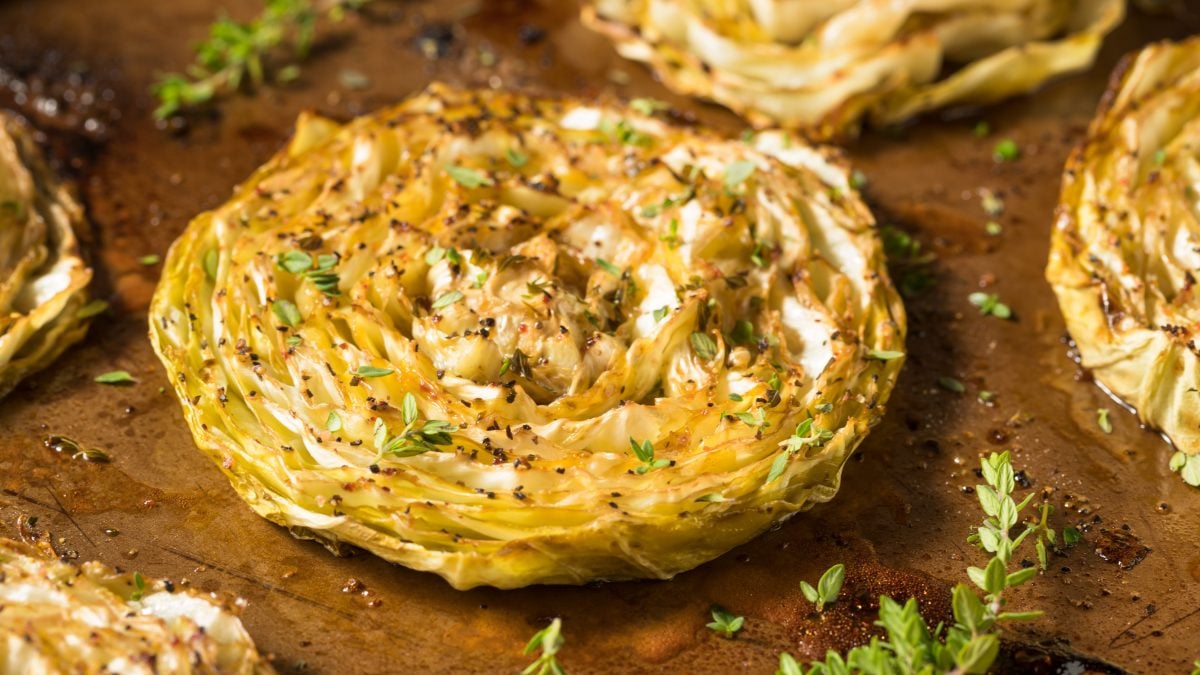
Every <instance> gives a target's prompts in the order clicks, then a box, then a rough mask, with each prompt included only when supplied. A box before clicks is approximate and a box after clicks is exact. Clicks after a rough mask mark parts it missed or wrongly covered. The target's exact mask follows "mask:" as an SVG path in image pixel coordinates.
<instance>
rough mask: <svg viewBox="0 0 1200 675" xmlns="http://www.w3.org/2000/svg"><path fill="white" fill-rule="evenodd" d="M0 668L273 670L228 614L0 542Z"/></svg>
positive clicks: (212, 603) (181, 594) (243, 673)
mask: <svg viewBox="0 0 1200 675" xmlns="http://www.w3.org/2000/svg"><path fill="white" fill-rule="evenodd" d="M0 672H2V673H12V674H13V675H16V674H18V673H39V674H46V675H53V674H57V673H80V674H89V675H90V674H92V673H96V674H99V673H122V674H128V675H138V674H142V673H144V674H146V675H149V674H150V673H162V674H164V675H165V674H168V673H171V674H178V675H184V674H186V673H230V674H233V673H237V674H239V675H250V674H252V673H271V672H274V671H273V669H272V668H271V666H270V665H269V664H268V663H267V662H266V661H265V660H264V659H263V658H262V657H260V656H259V654H258V652H257V651H255V649H254V643H253V642H252V641H251V640H250V636H249V635H247V634H246V630H245V629H244V628H243V627H242V623H241V621H240V620H239V619H238V618H237V614H236V613H235V608H233V607H229V606H225V605H222V604H221V603H219V602H218V601H216V600H215V599H213V598H212V597H210V596H207V595H201V594H200V593H197V592H194V591H190V590H188V591H184V590H174V589H172V590H168V585H167V584H166V583H165V582H163V581H157V580H153V579H145V578H143V577H142V576H141V575H140V574H121V573H118V572H116V571H114V570H113V569H111V568H109V567H106V566H105V565H103V564H101V563H98V562H87V563H84V564H83V565H82V566H79V567H76V566H75V565H71V564H68V563H63V562H59V561H58V560H57V559H55V558H54V556H53V551H49V550H46V551H42V550H39V549H37V548H34V547H32V546H28V545H25V544H21V543H18V542H15V541H12V540H11V539H0Z"/></svg>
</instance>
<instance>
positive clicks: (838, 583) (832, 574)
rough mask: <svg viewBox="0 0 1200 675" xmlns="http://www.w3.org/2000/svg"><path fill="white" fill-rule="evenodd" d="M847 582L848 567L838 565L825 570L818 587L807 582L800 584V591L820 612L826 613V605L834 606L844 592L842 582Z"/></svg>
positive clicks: (818, 581)
mask: <svg viewBox="0 0 1200 675" xmlns="http://www.w3.org/2000/svg"><path fill="white" fill-rule="evenodd" d="M845 580H846V566H845V565H843V564H842V563H838V564H836V565H834V566H833V567H830V568H829V569H827V570H825V573H824V574H822V575H821V578H820V579H819V580H817V585H816V587H813V585H812V584H810V583H808V582H807V581H801V582H800V591H801V592H802V593H804V597H805V598H807V599H808V601H809V602H811V603H813V604H814V605H816V607H817V611H818V612H823V611H825V605H831V604H833V603H834V602H835V601H836V600H837V597H838V594H839V593H841V592H842V582H843V581H845Z"/></svg>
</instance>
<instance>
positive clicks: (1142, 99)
mask: <svg viewBox="0 0 1200 675" xmlns="http://www.w3.org/2000/svg"><path fill="white" fill-rule="evenodd" d="M1198 144H1200V39H1192V40H1189V41H1186V42H1182V43H1178V44H1172V43H1160V44H1155V45H1151V46H1150V47H1147V48H1146V49H1145V50H1143V51H1142V52H1141V53H1139V54H1137V56H1136V58H1133V59H1132V60H1129V61H1127V62H1125V63H1124V64H1123V65H1122V67H1121V68H1120V69H1119V71H1118V76H1117V79H1115V80H1114V84H1113V85H1112V88H1111V89H1110V91H1109V92H1108V94H1107V96H1106V97H1105V99H1104V102H1103V103H1102V104H1101V107H1100V111H1099V113H1098V114H1097V117H1096V119H1095V120H1093V122H1092V125H1091V128H1090V129H1089V131H1088V136H1087V140H1086V141H1085V142H1084V143H1083V145H1082V146H1081V147H1079V148H1078V149H1076V150H1075V152H1074V154H1073V155H1072V156H1071V159H1070V160H1069V162H1068V165H1067V170H1066V174H1065V177H1064V179H1063V188H1062V197H1061V202H1060V205H1059V211H1058V221H1057V225H1056V227H1055V228H1054V235H1053V240H1052V244H1051V251H1050V264H1049V267H1048V269H1047V272H1046V274H1047V277H1048V278H1049V280H1050V282H1051V283H1052V284H1053V285H1054V290H1055V292H1056V293H1057V294H1058V301H1059V305H1060V306H1061V308H1062V312H1063V316H1064V317H1065V318H1066V321H1067V328H1068V329H1069V330H1070V332H1071V336H1072V337H1073V338H1074V339H1075V343H1076V344H1077V345H1078V348H1079V354H1080V357H1081V359H1082V363H1083V365H1084V366H1085V367H1087V368H1090V369H1092V371H1093V372H1094V374H1095V377H1096V381H1097V382H1099V383H1100V384H1101V385H1103V386H1104V387H1105V388H1107V389H1108V390H1109V391H1110V392H1111V393H1113V394H1115V395H1116V396H1118V397H1120V398H1121V399H1123V400H1125V401H1127V402H1128V403H1129V404H1130V405H1132V406H1133V407H1134V408H1136V409H1137V412H1138V415H1139V416H1140V417H1141V419H1142V420H1143V421H1144V422H1146V423H1147V424H1149V425H1150V426H1153V427H1155V428H1158V429H1162V430H1163V431H1164V432H1166V434H1167V436H1169V437H1170V438H1171V440H1172V441H1173V442H1174V443H1175V447H1176V448H1177V449H1178V452H1177V453H1176V454H1175V455H1174V457H1172V459H1171V468H1172V469H1173V470H1176V471H1180V472H1181V473H1182V474H1183V477H1184V479H1185V480H1187V482H1188V483H1190V484H1192V485H1200V391H1198V389H1200V367H1198V365H1197V360H1198V356H1197V354H1198V352H1197V344H1196V335H1197V331H1198V330H1200V298H1198V297H1197V288H1196V278H1195V272H1196V270H1197V269H1198V268H1200V220H1198V216H1197V211H1196V205H1197V201H1196V200H1197V190H1198V189H1200V169H1198V168H1197V163H1196V157H1197V154H1196V148H1197V146H1198Z"/></svg>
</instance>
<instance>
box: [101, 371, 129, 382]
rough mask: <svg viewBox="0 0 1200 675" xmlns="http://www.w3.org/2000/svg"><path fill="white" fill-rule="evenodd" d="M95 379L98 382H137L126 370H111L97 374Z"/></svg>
mask: <svg viewBox="0 0 1200 675" xmlns="http://www.w3.org/2000/svg"><path fill="white" fill-rule="evenodd" d="M95 381H96V382H98V383H99V384H134V383H136V382H137V380H136V379H134V377H133V375H130V374H129V371H127V370H113V371H109V372H107V373H104V374H102V375H97V376H96V379H95Z"/></svg>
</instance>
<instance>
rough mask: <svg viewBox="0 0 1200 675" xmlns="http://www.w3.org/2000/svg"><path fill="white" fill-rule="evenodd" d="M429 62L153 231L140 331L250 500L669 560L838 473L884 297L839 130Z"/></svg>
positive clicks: (787, 506)
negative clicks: (778, 123) (740, 128)
mask: <svg viewBox="0 0 1200 675" xmlns="http://www.w3.org/2000/svg"><path fill="white" fill-rule="evenodd" d="M668 117H669V115H668V114H667V113H666V112H664V111H661V110H659V109H657V107H656V106H654V105H652V104H649V103H648V102H645V101H642V102H640V104H639V105H635V106H634V107H633V108H625V107H620V106H614V105H609V104H605V103H585V102H581V101H572V100H567V99H564V100H548V99H533V98H527V97H524V96H521V95H515V94H505V93H496V92H486V91H480V92H472V91H458V90H453V89H448V88H445V87H441V86H434V87H431V88H430V89H429V90H427V91H426V92H425V93H423V94H420V95H417V96H415V97H413V98H410V99H409V100H407V101H405V102H403V103H401V104H399V105H396V106H394V107H391V108H385V109H383V110H380V111H378V112H376V113H374V114H372V115H369V116H366V117H362V118H359V119H357V120H355V121H352V122H350V123H349V124H346V125H344V126H339V125H338V124H336V123H334V122H332V121H329V120H325V119H321V118H317V117H312V116H305V117H302V118H301V119H300V121H299V123H298V126H297V130H296V134H295V137H294V138H293V140H292V142H291V144H290V145H289V146H288V147H287V148H286V150H284V151H283V152H281V153H280V154H279V155H277V156H276V157H275V158H274V159H272V160H271V161H270V162H268V163H267V164H266V165H265V166H263V167H262V168H261V169H259V170H258V171H257V172H256V173H255V174H254V175H253V176H252V177H251V178H250V179H249V180H248V181H246V183H245V184H244V185H242V186H241V187H240V188H239V189H238V190H237V191H236V193H235V195H234V196H233V198H232V199H231V200H230V201H229V202H228V203H226V204H224V205H223V206H221V207H219V208H218V209H216V210H215V211H212V212H208V213H204V214H202V215H200V216H198V217H197V218H196V219H195V220H194V221H193V222H192V223H191V224H190V225H189V226H188V228H187V230H186V231H185V233H184V234H183V236H182V237H181V238H180V239H179V240H178V241H177V242H176V243H175V245H174V246H173V247H172V250H171V252H170V255H169V256H168V259H167V261H166V268H165V274H164V277H163V280H162V283H161V285H160V286H159V288H158V290H157V292H156V295H155V298H154V302H153V305H152V308H151V312H150V323H151V336H152V340H153V343H154V346H155V348H156V350H157V351H158V353H159V355H160V357H161V358H162V361H163V363H164V364H165V365H166V367H167V370H168V371H169V374H170V379H171V382H172V383H173V384H174V386H175V389H176V393H177V394H178V395H179V397H180V399H181V401H182V402H183V405H184V411H185V415H186V419H187V422H188V424H189V426H190V427H191V429H192V432H193V434H194V436H195V440H196V442H197V444H198V445H199V446H200V448H201V449H202V450H203V451H204V452H206V453H207V454H208V455H209V456H210V457H211V458H212V459H213V460H214V461H215V462H216V463H217V464H218V465H219V466H220V467H221V468H222V470H223V471H224V472H225V473H226V475H227V476H228V477H229V479H230V481H231V482H232V484H233V486H234V488H235V489H236V490H237V491H238V492H239V493H240V494H241V495H242V497H243V498H244V499H245V500H246V501H247V502H248V503H249V504H250V505H251V506H252V507H253V508H254V510H255V511H257V512H258V513H259V514H260V515H262V516H264V517H266V518H268V519H270V520H272V521H273V522H276V523H279V524H281V525H285V526H287V527H289V528H291V530H292V532H293V533H294V534H296V535H297V536H300V537H307V538H316V539H319V540H321V541H322V542H323V543H325V544H326V545H327V546H330V547H331V548H335V550H336V547H337V546H338V545H339V544H343V543H344V544H351V545H354V546H357V547H361V548H365V549H367V550H369V551H371V552H373V553H375V554H377V555H379V556H381V557H383V558H385V559H387V560H390V561H393V562H397V563H400V564H403V565H406V566H408V567H411V568H414V569H418V570H428V571H432V572H436V573H437V574H440V575H442V576H443V577H445V578H446V579H447V580H448V581H449V582H450V583H451V584H452V585H454V586H455V587H458V588H469V587H473V586H477V585H491V586H496V587H502V588H512V587H519V586H524V585H528V584H533V583H572V584H578V583H584V582H588V581H591V580H596V579H620V578H645V577H650V578H668V577H671V576H672V575H674V574H677V573H679V572H681V571H684V570H687V569H690V568H692V567H694V566H696V565H698V564H700V563H702V562H704V561H706V560H709V559H711V558H713V557H716V556H718V555H720V554H721V553H723V552H725V551H727V550H729V549H730V548H732V547H734V546H736V545H738V544H741V543H743V542H745V541H747V540H749V539H751V538H752V537H754V536H755V535H757V534H758V533H760V532H762V531H763V530H765V529H766V528H768V527H770V526H771V525H772V524H773V523H777V522H779V521H781V520H783V519H785V518H787V517H789V516H791V515H792V514H794V513H796V512H797V511H800V510H804V509H807V508H809V507H810V506H812V505H813V504H814V503H817V502H823V501H827V500H829V499H830V498H832V497H833V495H834V494H835V492H836V491H837V489H838V485H839V482H840V476H841V470H842V466H843V464H844V463H845V461H846V459H847V458H848V457H849V455H850V453H851V452H852V451H853V449H854V448H855V447H856V446H857V445H858V443H859V442H860V441H861V440H862V438H863V436H864V435H865V434H866V433H867V431H868V429H869V428H870V427H871V426H873V425H874V424H875V423H876V422H877V421H878V420H879V419H880V417H881V416H882V414H883V405H884V403H885V402H886V400H887V397H888V395H889V393H890V392H891V389H892V386H893V384H894V381H895V377H896V375H897V373H898V371H899V369H900V365H901V363H902V361H903V358H902V354H901V353H900V352H902V351H903V340H904V328H905V322H904V313H903V308H902V306H901V303H900V300H899V297H898V296H897V294H896V292H895V291H894V289H893V287H892V285H891V282H890V281H889V279H888V276H887V273H886V269H885V265H884V256H883V253H882V250H881V246H880V243H879V240H878V237H877V233H876V229H875V225H874V221H873V219H872V217H871V214H870V212H869V211H868V210H867V208H866V207H865V206H864V204H863V203H862V201H861V200H860V199H859V197H858V195H857V194H856V193H855V192H854V190H853V189H851V188H850V186H849V185H848V179H847V172H846V169H845V168H844V166H843V165H842V164H841V162H840V160H839V159H838V158H837V155H836V154H835V152H834V151H832V150H829V149H822V148H814V147H811V146H807V145H803V144H801V143H799V142H798V141H794V140H791V139H789V138H787V137H786V136H785V135H783V134H778V133H774V134H760V135H759V136H758V137H757V138H756V140H755V141H754V143H753V144H746V143H742V142H737V141H731V140H727V139H725V138H722V137H720V136H717V135H715V134H712V133H709V132H707V131H704V130H698V129H691V128H682V127H677V126H674V125H672V124H671V123H669V122H668V121H667V119H668Z"/></svg>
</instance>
